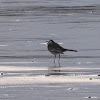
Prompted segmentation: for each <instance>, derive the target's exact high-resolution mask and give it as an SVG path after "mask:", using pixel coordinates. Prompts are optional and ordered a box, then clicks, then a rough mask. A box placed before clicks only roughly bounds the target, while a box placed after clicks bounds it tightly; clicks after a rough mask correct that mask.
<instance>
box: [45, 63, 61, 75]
mask: <svg viewBox="0 0 100 100" xmlns="http://www.w3.org/2000/svg"><path fill="white" fill-rule="evenodd" d="M50 75H62V73H61V67H60V62H58V66H57V65H56V63H55V62H54V66H50V68H48V74H47V76H50Z"/></svg>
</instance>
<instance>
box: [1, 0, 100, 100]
mask: <svg viewBox="0 0 100 100" xmlns="http://www.w3.org/2000/svg"><path fill="white" fill-rule="evenodd" d="M49 39H53V40H54V41H56V42H57V43H61V46H63V47H64V48H67V49H75V50H78V52H77V53H73V52H65V53H64V54H63V55H61V59H60V62H58V59H56V63H55V64H54V62H53V60H54V56H53V55H52V54H50V53H49V52H48V50H47V46H46V45H44V44H43V43H45V41H47V40H49ZM99 45H100V1H99V0H0V68H1V67H2V66H4V67H5V66H6V68H7V67H11V68H13V67H18V68H19V71H16V70H13V71H6V70H5V69H0V72H3V73H4V74H5V76H3V77H8V76H9V75H10V74H11V75H12V76H11V77H13V76H15V75H14V74H13V73H16V76H20V75H22V74H23V75H29V76H34V75H37V76H38V75H40V76H41V75H44V74H46V75H47V76H49V74H48V73H50V74H51V75H56V77H57V76H58V77H59V75H71V76H73V74H78V75H94V74H95V75H98V74H100V68H99V66H100V61H99V60H100V47H99ZM59 66H60V67H61V68H64V69H63V70H60V71H59V70H57V71H52V70H50V71H49V69H51V68H52V67H59ZM20 67H22V68H23V69H24V68H26V67H29V68H33V69H34V67H37V68H38V69H39V70H30V71H27V70H26V71H25V70H24V71H22V70H21V71H20ZM44 67H45V68H46V69H45V70H41V69H42V68H44ZM67 67H68V68H69V69H67V70H65V69H66V68H67ZM77 67H78V68H83V69H84V70H82V69H80V70H79V69H77ZM70 68H71V69H70ZM75 68H76V69H75ZM87 68H89V69H87ZM97 78H98V79H99V77H97ZM70 87H73V88H74V90H73V91H69V90H68V89H69V88H70ZM91 91H92V92H91ZM24 92H25V94H24ZM99 92H100V89H98V85H96V84H91V85H90V84H88V85H86V84H78V83H77V84H73V83H72V84H69V83H63V84H62V83H53V84H52V83H48V84H35V85H34V84H30V85H29V84H28V85H20V84H19V85H13V84H6V85H4V84H2V85H1V86H0V99H1V100H3V99H6V100H27V99H29V100H84V99H87V98H85V97H88V96H93V97H96V98H94V99H96V100H99V99H100V96H99ZM26 94H27V95H26Z"/></svg>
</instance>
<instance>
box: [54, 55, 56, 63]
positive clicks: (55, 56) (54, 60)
mask: <svg viewBox="0 0 100 100" xmlns="http://www.w3.org/2000/svg"><path fill="white" fill-rule="evenodd" d="M55 59H56V55H55V58H54V63H55V62H56V61H55Z"/></svg>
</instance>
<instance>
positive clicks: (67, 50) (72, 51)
mask: <svg viewBox="0 0 100 100" xmlns="http://www.w3.org/2000/svg"><path fill="white" fill-rule="evenodd" d="M65 51H72V52H78V51H77V50H71V49H65Z"/></svg>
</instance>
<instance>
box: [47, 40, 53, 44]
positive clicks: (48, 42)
mask: <svg viewBox="0 0 100 100" xmlns="http://www.w3.org/2000/svg"><path fill="white" fill-rule="evenodd" d="M46 42H47V44H52V43H54V41H53V40H49V41H46Z"/></svg>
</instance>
